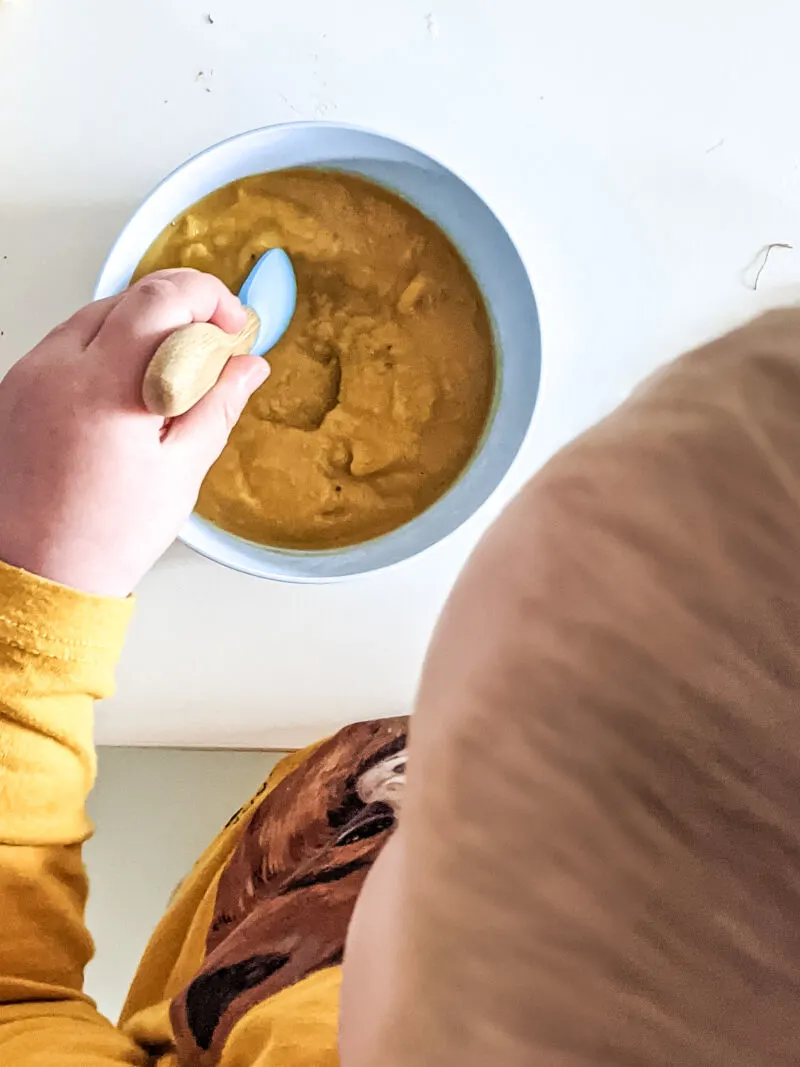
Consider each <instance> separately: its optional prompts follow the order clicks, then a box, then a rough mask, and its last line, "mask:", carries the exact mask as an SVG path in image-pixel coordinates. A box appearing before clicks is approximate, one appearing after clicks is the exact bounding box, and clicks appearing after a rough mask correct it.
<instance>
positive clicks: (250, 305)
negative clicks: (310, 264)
mask: <svg viewBox="0 0 800 1067" xmlns="http://www.w3.org/2000/svg"><path fill="white" fill-rule="evenodd" d="M239 299H240V300H241V301H242V303H243V304H244V305H245V309H246V311H247V322H246V323H245V325H244V326H243V328H242V329H241V330H240V331H239V333H235V334H232V333H226V332H225V331H224V330H221V329H220V328H219V326H214V325H212V323H210V322H193V323H192V324H191V325H189V326H181V327H180V329H177V330H175V332H174V333H171V334H170V335H169V337H168V338H167V339H166V340H165V341H162V343H161V344H160V345H159V346H158V348H157V349H156V352H155V355H154V356H153V358H152V359H151V360H150V363H149V364H148V367H147V370H146V371H145V373H144V381H143V382H142V399H143V400H144V404H145V407H146V408H147V410H148V411H151V412H152V413H153V414H154V415H162V416H163V417H164V418H174V417H175V416H176V415H182V414H183V413H184V412H185V411H188V410H189V408H191V407H193V406H194V405H195V404H196V403H197V401H198V400H200V399H201V397H204V396H205V395H206V393H207V392H208V391H209V390H210V389H211V388H212V387H213V386H214V385H215V384H216V381H217V379H218V378H219V376H220V374H221V373H222V369H223V367H224V366H225V364H226V363H227V362H228V360H229V359H230V357H231V356H234V355H244V354H247V353H248V352H252V353H253V355H256V356H264V355H266V353H267V352H269V350H270V349H271V348H272V347H273V346H274V345H276V344H277V343H278V341H279V340H280V339H281V337H282V336H283V335H284V333H285V332H286V328H287V326H288V325H289V323H290V321H291V318H292V315H293V314H294V308H295V304H296V302H297V279H296V278H295V274H294V269H293V268H292V261H291V260H290V259H289V257H288V256H287V254H286V253H285V252H284V251H283V249H282V248H271V249H270V250H269V251H268V252H265V253H264V255H263V256H262V257H261V258H260V259H259V261H258V262H257V263H256V265H255V266H254V267H253V269H252V270H251V271H250V274H249V275H248V276H247V280H246V281H245V283H244V285H243V286H242V288H241V289H240V291H239Z"/></svg>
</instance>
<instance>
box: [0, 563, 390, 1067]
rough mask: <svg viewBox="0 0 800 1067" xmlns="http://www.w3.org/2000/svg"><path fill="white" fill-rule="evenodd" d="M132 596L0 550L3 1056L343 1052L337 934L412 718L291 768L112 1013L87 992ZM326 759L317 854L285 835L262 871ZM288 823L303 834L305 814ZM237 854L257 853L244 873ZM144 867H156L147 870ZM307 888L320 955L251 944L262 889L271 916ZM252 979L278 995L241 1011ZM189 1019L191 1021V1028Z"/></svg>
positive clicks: (11, 1060)
mask: <svg viewBox="0 0 800 1067" xmlns="http://www.w3.org/2000/svg"><path fill="white" fill-rule="evenodd" d="M131 611H132V601H130V600H127V601H119V600H113V599H106V598H102V597H93V596H85V595H83V594H80V593H77V592H74V591H73V590H69V589H65V588H63V587H61V586H58V585H55V584H54V583H51V582H47V581H45V580H43V579H40V578H37V577H35V576H32V575H29V574H26V573H24V572H22V571H19V570H16V569H14V568H11V567H7V566H5V565H2V564H0V915H2V924H0V1063H3V1064H9V1065H11V1064H13V1065H14V1067H45V1065H47V1067H49V1065H51V1064H56V1063H57V1064H58V1065H59V1067H112V1065H115V1064H128V1065H137V1067H155V1065H158V1067H177V1065H179V1064H180V1065H181V1067H191V1065H194V1064H196V1065H198V1067H201V1065H202V1067H206V1065H210V1064H212V1063H213V1064H215V1065H219V1067H234V1065H235V1067H334V1065H335V1064H337V1063H338V1055H337V1052H336V1032H337V1012H338V992H339V980H340V968H339V966H338V965H337V961H338V959H339V958H340V954H341V944H340V942H341V941H342V938H343V933H344V929H346V920H347V918H348V917H349V913H348V912H347V909H348V907H351V906H352V902H353V901H354V899H355V896H356V895H357V891H358V888H359V886H360V883H361V881H363V877H364V876H365V874H366V870H367V869H368V867H369V864H370V863H371V860H372V859H373V858H374V855H375V854H376V852H377V850H378V849H379V848H380V847H381V846H382V843H383V841H384V840H385V837H386V834H387V833H389V832H391V829H392V826H393V821H392V804H391V795H392V790H393V789H394V788H395V787H396V785H397V781H398V776H401V775H402V768H401V767H400V766H399V765H398V766H397V767H396V768H394V769H391V767H390V765H391V764H392V761H393V760H397V759H398V758H402V755H401V756H400V757H398V753H400V754H401V752H402V749H403V747H404V743H405V721H404V720H394V721H392V722H390V723H389V725H384V724H372V725H371V727H370V725H369V724H366V725H365V728H360V727H354V728H350V730H349V731H345V732H343V740H341V741H337V740H336V739H332V741H329V742H326V743H325V744H323V745H322V746H315V747H314V748H313V749H309V750H306V751H305V752H303V753H300V754H297V755H293V756H290V757H288V758H286V759H285V760H283V761H282V762H281V763H280V764H279V765H278V766H277V767H276V769H275V770H274V771H273V773H272V775H271V776H270V778H269V781H268V782H267V783H265V785H264V786H263V787H262V789H261V791H260V792H259V794H257V795H256V797H254V798H253V799H252V800H251V801H249V802H248V804H246V805H245V806H244V808H243V809H242V810H241V811H240V812H239V813H238V815H237V816H236V817H234V819H232V820H231V822H230V823H229V825H228V826H227V827H226V828H225V829H224V830H223V831H222V833H221V834H220V835H219V837H218V838H217V839H216V841H214V842H213V844H212V845H211V846H210V848H209V849H208V850H207V851H206V853H205V854H204V855H203V856H202V857H201V859H200V860H199V862H198V863H197V865H196V866H195V868H194V870H193V871H192V872H191V874H190V875H189V877H188V878H187V879H186V880H185V882H184V884H183V885H182V886H181V887H180V889H179V891H178V892H177V894H176V896H175V898H174V899H173V901H172V903H171V905H170V908H169V911H168V912H167V914H166V915H165V917H164V919H163V920H162V922H161V924H160V925H159V927H158V928H157V930H156V931H155V934H154V935H153V938H152V941H151V943H150V945H149V947H148V949H147V951H146V953H145V956H144V958H143V960H142V963H141V966H140V969H139V972H138V974H137V976H136V979H135V980H134V983H133V986H132V988H131V991H130V994H129V997H128V1001H127V1004H126V1006H125V1008H124V1011H123V1013H122V1018H121V1020H120V1023H119V1025H118V1026H114V1025H113V1024H112V1023H111V1022H110V1021H108V1020H107V1019H105V1018H103V1017H102V1016H101V1015H100V1014H99V1013H98V1012H97V1010H96V1008H95V1006H94V1004H93V1003H92V1001H91V1000H90V999H89V998H88V997H86V996H85V995H84V994H83V992H82V988H83V971H84V967H85V966H86V964H87V963H88V961H89V959H90V957H91V955H92V950H93V947H92V941H91V938H90V935H89V933H88V931H87V929H86V926H85V923H84V908H85V903H86V896H87V889H88V886H87V879H86V875H85V871H84V867H83V862H82V859H81V845H82V843H83V842H84V841H85V840H86V838H87V837H88V836H89V834H90V832H91V826H90V824H89V822H88V820H87V817H86V812H85V801H86V796H87V794H88V792H89V790H90V789H91V787H92V784H93V781H94V776H95V753H94V747H93V741H92V731H93V704H94V701H95V700H98V699H101V698H103V697H107V696H109V695H110V693H111V691H112V688H113V670H114V666H115V664H116V661H117V658H118V656H119V653H120V649H121V646H122V642H123V638H124V635H125V631H126V628H127V624H128V621H129V618H130V615H131ZM359 729H360V730H361V733H358V732H356V733H353V732H352V731H358V730H359ZM337 736H338V735H337ZM348 761H349V762H348ZM353 761H354V762H353ZM311 764H315V765H316V766H317V769H316V771H315V772H314V773H315V775H316V778H315V779H314V780H315V781H319V780H320V778H319V776H320V775H321V774H324V773H328V772H330V774H329V781H328V786H329V788H328V794H327V801H326V804H327V806H325V807H323V808H320V810H319V811H317V812H312V813H306V814H307V815H308V817H307V818H306V817H305V815H304V818H306V821H305V822H304V823H303V827H302V828H301V829H302V834H305V837H304V841H305V845H304V848H305V854H304V858H302V862H301V864H300V866H299V867H298V866H297V865H295V866H294V867H293V868H292V869H291V870H289V869H288V868H285V864H284V867H281V863H282V862H283V861H282V859H281V856H280V855H278V853H277V852H276V851H275V848H273V851H272V853H270V856H271V858H270V860H269V864H270V869H269V871H266V872H265V871H263V870H260V873H259V871H256V870H255V868H254V866H253V861H252V856H253V855H254V854H255V853H254V852H253V850H254V849H262V850H263V848H264V834H265V833H266V838H267V839H269V838H270V832H269V828H270V824H269V821H268V820H266V821H265V818H261V820H260V821H259V820H256V819H255V815H257V814H259V813H261V812H262V811H263V810H266V809H265V808H264V805H266V804H267V802H268V801H269V799H270V798H271V797H272V796H273V794H274V791H275V790H276V789H279V787H282V783H287V782H288V781H289V779H290V778H291V777H292V776H293V774H294V772H295V771H296V770H298V769H300V768H304V767H308V766H310V765H311ZM351 764H352V765H351ZM376 764H377V767H378V771H379V772H380V773H378V774H377V776H376ZM384 766H386V767H390V769H388V770H385V771H384V770H381V768H383V767H384ZM354 767H355V771H354V770H353V768H354ZM362 770H363V772H364V773H363V774H361V771H362ZM395 772H396V773H395ZM359 775H361V776H360V777H359ZM301 778H302V775H301ZM359 781H364V782H369V783H370V791H369V793H368V795H366V796H361V795H360V794H359V793H358V789H359V788H362V787H361V786H358V785H356V786H354V785H353V783H354V782H356V783H358V782H359ZM376 783H377V785H376ZM306 784H308V782H306ZM283 788H284V791H285V792H286V795H285V796H284V797H283V799H282V801H281V804H282V807H281V809H280V810H284V809H285V810H288V807H287V805H291V804H292V803H295V802H296V801H297V798H298V797H303V796H305V795H306V794H305V791H304V790H303V789H302V788H301V786H300V784H299V783H298V782H295V784H294V785H292V786H291V788H290V787H289V786H286V785H285V784H284V785H283ZM287 790H288V792H287ZM362 792H363V788H362ZM293 797H294V800H293V799H292V798H293ZM276 810H277V809H276ZM337 818H339V819H340V822H339V824H338V825H337V822H336V820H337ZM315 820H316V821H315ZM328 823H330V827H328ZM323 824H324V825H323ZM325 827H328V828H327V829H325ZM321 828H322V830H321ZM289 829H291V832H292V833H297V832H299V831H297V824H296V822H295V824H293V826H292V827H290V828H289ZM323 830H324V832H322V831H323ZM280 832H283V833H286V832H288V830H287V828H286V827H284V828H283V830H280V831H278V830H276V834H277V836H276V837H275V840H276V841H277V840H278V839H279V836H280ZM302 834H301V836H302ZM326 834H327V836H326ZM259 835H260V836H259ZM275 847H276V848H278V846H277V845H276V846H275ZM278 851H280V849H278ZM259 854H260V853H259ZM266 854H267V853H266V852H265V853H264V855H266ZM248 857H249V858H248ZM259 862H260V861H259ZM237 863H238V864H239V865H240V866H241V864H248V863H249V864H250V866H245V867H242V870H246V871H247V872H248V873H247V876H246V878H245V879H244V882H243V883H241V884H240V883H239V882H237V881H236V878H237V876H236V874H235V871H236V869H237V867H236V864H237ZM255 866H256V867H258V863H256V864H255ZM226 871H227V875H226ZM256 876H257V877H256ZM130 877H131V878H132V879H146V878H147V871H146V870H142V871H136V870H131V871H130ZM224 878H227V884H226V883H225V882H223V884H222V886H221V882H222V881H223V879H224ZM276 879H277V880H276ZM280 879H283V881H281V880H280ZM256 883H257V884H256ZM331 884H335V885H336V887H337V888H336V895H335V899H334V900H333V903H331V900H332V899H333V898H332V896H331V889H330V885H331ZM348 887H349V888H348ZM301 888H302V889H303V891H304V892H308V893H309V894H311V896H310V897H308V898H307V900H308V901H311V903H312V904H313V902H314V901H315V900H317V899H319V900H320V901H327V902H328V903H325V905H324V906H325V907H329V911H330V915H329V918H330V916H333V919H331V920H330V921H328V919H325V922H322V920H320V930H321V931H322V933H323V935H324V936H319V937H317V941H316V942H315V944H316V946H317V952H316V956H315V957H314V960H313V961H312V962H311V964H309V965H305V964H303V963H302V961H298V959H297V954H296V952H295V949H294V948H293V947H292V945H289V944H285V945H282V944H277V943H276V944H275V945H271V946H270V945H266V946H262V947H261V949H260V950H259V951H258V952H256V953H255V955H251V956H248V957H247V958H243V955H242V946H243V945H244V944H249V940H250V939H249V933H248V930H249V928H248V926H247V920H248V917H249V914H250V912H249V910H248V909H249V907H250V903H251V902H252V906H253V907H255V906H256V905H257V906H258V907H259V908H261V909H262V914H263V915H269V914H273V913H274V912H273V911H271V910H270V909H275V908H285V907H286V906H287V905H286V903H285V902H286V900H287V899H288V897H289V896H290V890H293V891H295V892H296V891H298V890H299V889H301ZM218 898H219V899H218ZM220 902H222V904H224V910H222V911H221V910H220V908H221V906H222V904H221V903H220ZM348 902H349V903H348ZM229 912H231V913H232V914H229ZM326 914H328V913H326ZM120 921H121V922H122V921H124V916H120ZM326 922H327V924H328V925H327V926H326V925H325V923H326ZM343 923H344V926H343V925H342V924H343ZM261 925H263V924H261ZM212 927H213V930H212ZM228 927H230V928H231V929H232V930H233V931H234V933H235V936H234V933H231V934H230V936H227V931H228ZM212 934H213V936H212ZM295 935H296V936H295V942H297V943H299V941H300V940H301V938H300V933H298V931H297V930H295ZM293 936H294V935H293ZM293 945H294V942H293ZM295 947H296V946H295ZM214 953H217V954H219V955H220V959H221V961H222V962H221V963H220V965H219V966H216V964H214V959H215V958H216V957H215V956H214ZM281 961H283V962H281ZM327 964H330V965H327ZM215 968H216V969H215ZM282 968H283V969H284V970H285V974H284V975H283V976H281V975H280V974H279V971H280V970H281V969H282ZM225 982H228V986H225ZM231 982H233V984H232V985H231ZM254 982H255V983H257V984H258V983H260V987H259V988H260V990H261V993H262V994H263V995H261V996H256V998H255V1002H254V1003H253V1004H249V1001H248V1002H247V1003H246V1005H245V1006H246V1011H245V1010H242V1003H244V1002H243V1001H242V999H241V998H242V997H244V998H245V1001H247V998H248V997H249V998H250V999H251V1000H252V999H253V995H254V994H253V991H254V988H255V987H254V986H253V983H254ZM231 998H234V999H233V1000H232V999H231ZM235 1009H236V1010H235ZM174 1021H177V1023H178V1028H180V1027H182V1028H183V1031H185V1032H182V1037H181V1038H180V1039H179V1041H178V1043H176V1027H175V1026H174V1025H173V1024H174ZM221 1035H222V1036H221Z"/></svg>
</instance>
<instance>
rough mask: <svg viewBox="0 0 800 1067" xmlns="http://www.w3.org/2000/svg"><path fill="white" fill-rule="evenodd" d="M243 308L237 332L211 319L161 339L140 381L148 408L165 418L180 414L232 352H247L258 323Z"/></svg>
mask: <svg viewBox="0 0 800 1067" xmlns="http://www.w3.org/2000/svg"><path fill="white" fill-rule="evenodd" d="M246 311H247V322H246V323H245V325H244V328H243V329H241V330H240V331H239V333H225V331H224V330H221V329H220V328H219V326H212V324H211V323H210V322H193V323H192V324H191V325H190V326H181V327H180V329H178V330H176V331H175V332H174V333H172V334H170V335H169V337H168V338H167V339H166V340H165V341H162V342H161V344H160V345H159V346H158V348H157V349H156V352H155V355H154V356H153V358H152V359H151V360H150V363H149V364H148V367H147V370H146V371H145V372H144V381H143V382H142V399H143V400H144V404H145V407H146V408H147V410H148V411H152V413H153V414H154V415H163V416H164V418H172V417H174V416H175V415H182V414H183V413H184V412H185V411H188V410H189V408H191V407H193V406H194V405H195V404H196V403H197V401H198V400H200V399H201V397H204V396H205V395H206V393H207V392H208V391H209V389H211V388H213V386H214V385H215V384H216V382H217V379H218V378H219V376H220V374H222V368H223V367H224V366H225V364H226V363H227V362H228V360H229V359H230V357H231V356H236V355H246V354H247V353H248V352H250V350H251V349H252V347H253V345H254V344H255V340H256V337H257V336H258V331H259V328H260V326H261V323H260V322H259V319H258V315H256V313H255V311H253V309H252V308H247V309H246Z"/></svg>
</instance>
